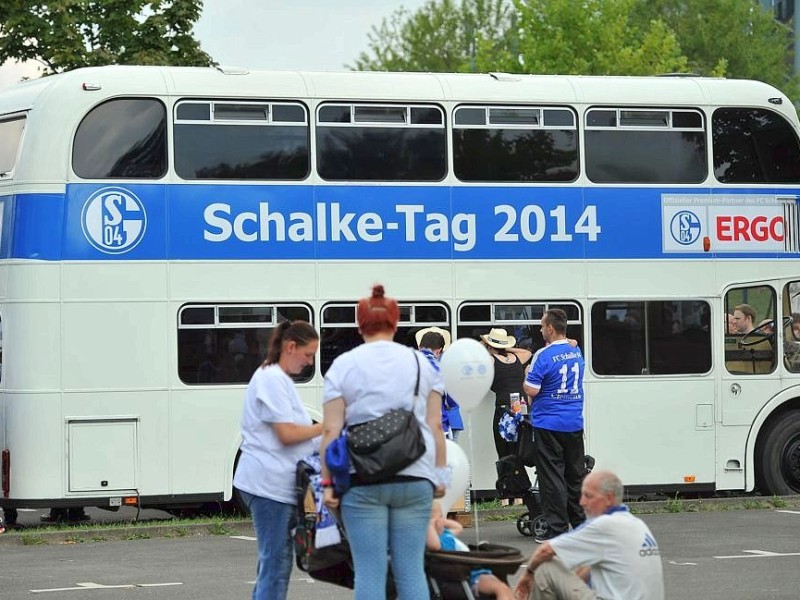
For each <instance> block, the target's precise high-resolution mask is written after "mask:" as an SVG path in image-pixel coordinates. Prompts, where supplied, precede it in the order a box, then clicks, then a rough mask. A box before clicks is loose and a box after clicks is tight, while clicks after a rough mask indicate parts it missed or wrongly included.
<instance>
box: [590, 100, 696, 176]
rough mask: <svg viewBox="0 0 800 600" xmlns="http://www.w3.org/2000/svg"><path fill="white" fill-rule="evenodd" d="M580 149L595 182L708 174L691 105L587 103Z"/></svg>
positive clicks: (694, 111) (694, 113) (694, 112)
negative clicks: (658, 107)
mask: <svg viewBox="0 0 800 600" xmlns="http://www.w3.org/2000/svg"><path fill="white" fill-rule="evenodd" d="M585 151H586V175H587V176H588V177H589V179H590V180H591V181H594V182H595V183H702V182H703V181H705V179H706V175H707V174H708V165H707V159H706V132H705V128H704V126H703V115H702V113H700V112H699V111H697V110H675V109H663V110H652V109H647V110H644V109H630V108H626V109H617V108H603V109H591V110H589V111H588V112H587V113H586V150H585Z"/></svg>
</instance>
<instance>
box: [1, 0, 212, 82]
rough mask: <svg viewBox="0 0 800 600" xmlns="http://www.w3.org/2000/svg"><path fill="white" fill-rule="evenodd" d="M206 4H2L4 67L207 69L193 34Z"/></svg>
mask: <svg viewBox="0 0 800 600" xmlns="http://www.w3.org/2000/svg"><path fill="white" fill-rule="evenodd" d="M202 6H203V3H202V0H152V1H145V0H53V1H51V2H28V1H26V0H3V2H2V4H0V64H2V63H3V62H5V61H6V60H8V59H16V60H18V61H37V62H39V63H40V64H42V65H43V66H44V70H45V73H46V74H47V73H58V72H61V71H66V70H69V69H75V68H77V67H86V66H97V65H107V64H139V65H191V66H207V65H210V64H213V63H212V60H211V57H210V56H209V55H208V54H206V53H205V52H203V50H202V49H201V48H200V44H199V42H198V41H197V40H195V39H194V37H193V35H192V28H193V26H194V23H195V22H196V21H197V19H198V18H199V17H200V11H201V10H202Z"/></svg>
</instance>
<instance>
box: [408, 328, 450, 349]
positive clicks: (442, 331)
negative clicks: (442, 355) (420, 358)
mask: <svg viewBox="0 0 800 600" xmlns="http://www.w3.org/2000/svg"><path fill="white" fill-rule="evenodd" d="M426 333H438V334H441V336H442V337H443V338H444V348H442V350H443V351H444V350H447V349H448V348H449V347H450V332H449V331H447V330H446V329H442V328H441V327H426V328H425V329H420V330H419V331H418V332H417V333H415V334H414V337H415V338H416V340H417V348H419V343H420V342H421V341H422V337H423V336H424V335H425V334H426Z"/></svg>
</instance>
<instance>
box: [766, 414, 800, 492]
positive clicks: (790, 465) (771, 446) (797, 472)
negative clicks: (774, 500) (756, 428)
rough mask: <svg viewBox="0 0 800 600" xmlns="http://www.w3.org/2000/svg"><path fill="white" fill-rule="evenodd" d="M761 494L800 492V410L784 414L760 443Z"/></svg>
mask: <svg viewBox="0 0 800 600" xmlns="http://www.w3.org/2000/svg"><path fill="white" fill-rule="evenodd" d="M760 448H761V452H760V454H759V456H758V460H759V461H760V469H759V470H758V473H759V474H760V477H759V481H760V485H759V488H760V491H761V493H762V494H773V495H775V496H788V495H791V494H798V493H800V410H792V411H789V412H787V413H786V414H784V415H783V416H782V417H780V419H779V420H778V421H776V422H775V423H774V424H773V425H772V426H771V427H770V428H769V430H768V431H767V433H766V437H765V439H764V441H763V443H762V444H760Z"/></svg>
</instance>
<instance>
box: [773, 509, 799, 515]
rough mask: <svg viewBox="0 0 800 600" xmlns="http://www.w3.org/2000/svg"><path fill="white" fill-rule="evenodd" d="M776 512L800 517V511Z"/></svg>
mask: <svg viewBox="0 0 800 600" xmlns="http://www.w3.org/2000/svg"><path fill="white" fill-rule="evenodd" d="M775 512H780V513H786V514H788V515H800V510H776V511H775Z"/></svg>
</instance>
